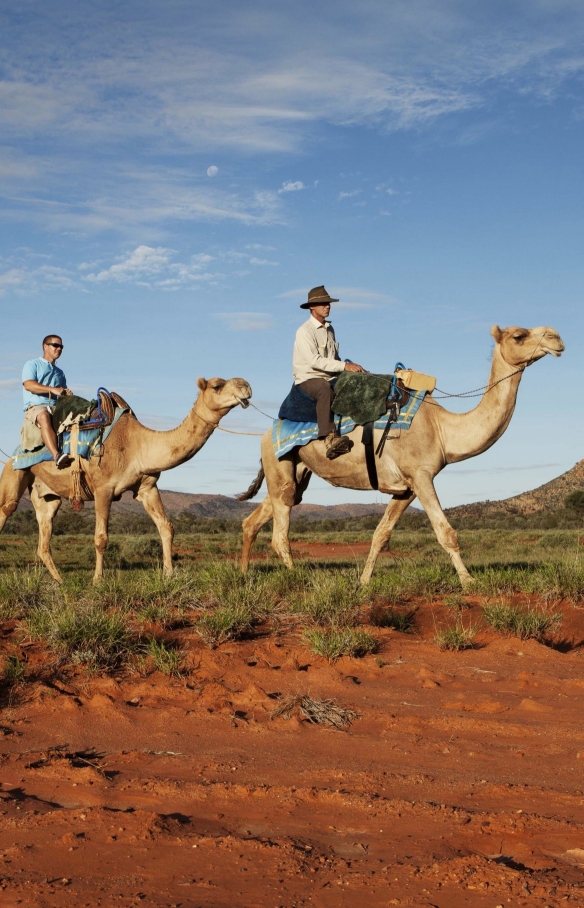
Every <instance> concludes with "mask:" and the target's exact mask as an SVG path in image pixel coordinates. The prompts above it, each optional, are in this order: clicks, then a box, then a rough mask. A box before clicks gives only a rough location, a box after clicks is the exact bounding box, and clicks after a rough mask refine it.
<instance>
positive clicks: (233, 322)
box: [216, 312, 274, 331]
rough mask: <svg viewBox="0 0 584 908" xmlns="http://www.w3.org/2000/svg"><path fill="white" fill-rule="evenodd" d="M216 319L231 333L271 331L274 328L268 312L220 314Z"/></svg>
mask: <svg viewBox="0 0 584 908" xmlns="http://www.w3.org/2000/svg"><path fill="white" fill-rule="evenodd" d="M216 318H218V319H219V321H221V322H222V323H223V324H224V325H225V327H226V328H228V329H229V330H231V331H269V330H270V329H271V328H273V327H274V320H273V318H272V316H271V315H270V314H269V313H267V312H218V313H217V316H216Z"/></svg>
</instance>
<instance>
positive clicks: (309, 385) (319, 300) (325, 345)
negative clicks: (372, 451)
mask: <svg viewBox="0 0 584 908" xmlns="http://www.w3.org/2000/svg"><path fill="white" fill-rule="evenodd" d="M338 302H339V301H338V300H337V299H333V297H332V296H329V295H328V293H327V292H326V290H325V288H324V287H322V286H321V287H313V288H312V290H309V291H308V299H307V301H306V302H305V303H302V304H301V306H300V308H301V309H310V318H309V319H308V321H306V322H304V324H303V325H300V328H299V329H298V331H297V332H296V340H295V342H294V353H293V355H292V369H293V372H294V384H295V385H297V386H298V388H299V389H300V390H301V391H303V392H304V393H305V394H308V396H309V397H312V398H313V399H314V400H315V401H316V415H317V419H318V437H319V438H323V439H324V442H325V445H326V456H327V457H328V458H329V459H330V460H333V459H334V458H335V457H338V456H339V455H340V454H346V453H347V451H349V450H350V448H351V444H350V442H349V441H348V440H347V439H346V438H342V437H340V436H337V435H336V434H335V426H334V422H333V413H332V409H331V404H332V400H333V389H332V387H331V381H332V380H333V379H334V378H335V377H336V376H337V375H338V374H339V373H340V372H365V369H363V368H362V367H361V366H358V365H357V363H352V362H350V361H348V360H342V359H341V357H340V356H339V345H338V344H337V342H336V339H335V332H334V330H333V326H332V325H331V323H330V322H328V321H327V317H328V315H329V312H330V310H331V303H338Z"/></svg>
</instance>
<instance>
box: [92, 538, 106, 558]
mask: <svg viewBox="0 0 584 908" xmlns="http://www.w3.org/2000/svg"><path fill="white" fill-rule="evenodd" d="M107 539H108V537H107V533H96V534H95V540H94V541H95V548H96V550H97V551H98V552H99V554H100V555H103V553H104V552H105V550H106V548H107Z"/></svg>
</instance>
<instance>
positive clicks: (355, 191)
mask: <svg viewBox="0 0 584 908" xmlns="http://www.w3.org/2000/svg"><path fill="white" fill-rule="evenodd" d="M360 192H361V190H360V189H351V190H349V191H348V192H339V196H338V199H339V202H340V201H342V200H343V199H351V198H353V196H356V195H359V193H360Z"/></svg>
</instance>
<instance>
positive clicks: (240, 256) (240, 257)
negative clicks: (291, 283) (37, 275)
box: [39, 244, 279, 290]
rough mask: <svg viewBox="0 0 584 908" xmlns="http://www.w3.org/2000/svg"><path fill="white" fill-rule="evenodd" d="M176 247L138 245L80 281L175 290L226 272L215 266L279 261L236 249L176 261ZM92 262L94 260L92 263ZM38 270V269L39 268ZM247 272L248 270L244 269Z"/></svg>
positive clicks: (85, 264) (84, 268) (87, 265)
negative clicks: (257, 256)
mask: <svg viewBox="0 0 584 908" xmlns="http://www.w3.org/2000/svg"><path fill="white" fill-rule="evenodd" d="M177 255H178V253H177V252H176V250H174V249H168V248H166V247H165V246H156V247H153V246H147V245H145V244H143V245H141V246H137V247H136V249H134V250H133V251H132V252H129V253H126V254H124V255H121V256H119V257H118V259H117V261H115V262H114V264H113V265H110V266H109V267H108V268H102V269H101V270H100V271H95V270H94V271H89V273H87V274H84V275H83V277H82V280H83V281H86V282H88V283H90V284H103V283H106V282H110V281H111V282H114V283H118V284H124V283H131V284H136V285H138V286H141V287H148V288H154V287H156V288H158V289H160V290H178V289H179V288H181V287H186V286H189V284H194V283H200V282H203V281H207V282H213V281H217V280H219V279H221V278H223V277H225V275H224V274H223V273H222V272H221V271H217V270H210V269H211V268H213V269H216V268H217V267H218V266H219V267H221V268H223V270H225V266H227V268H228V269H229V268H230V267H231V268H232V267H233V265H236V266H237V268H238V270H236V271H235V272H233V271H231V274H234V273H235V274H239V275H240V274H242V271H241V265H248V264H249V265H256V266H265V265H269V266H277V265H278V264H279V263H278V262H272V261H269V260H268V259H260V258H256V257H255V256H253V255H249V253H247V252H238V251H237V250H233V249H230V250H227V251H225V252H222V251H218V252H217V253H216V254H215V255H209V254H208V253H206V252H198V253H196V254H195V255H191V256H190V258H189V259H188V261H186V262H181V261H176V260H175V257H176V256H177ZM213 263H214V264H213ZM94 264H95V263H94ZM89 267H90V266H89V263H85V262H84V263H82V264H81V265H80V266H79V269H80V270H88V268H89ZM39 270H40V269H39ZM243 273H247V272H243Z"/></svg>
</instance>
